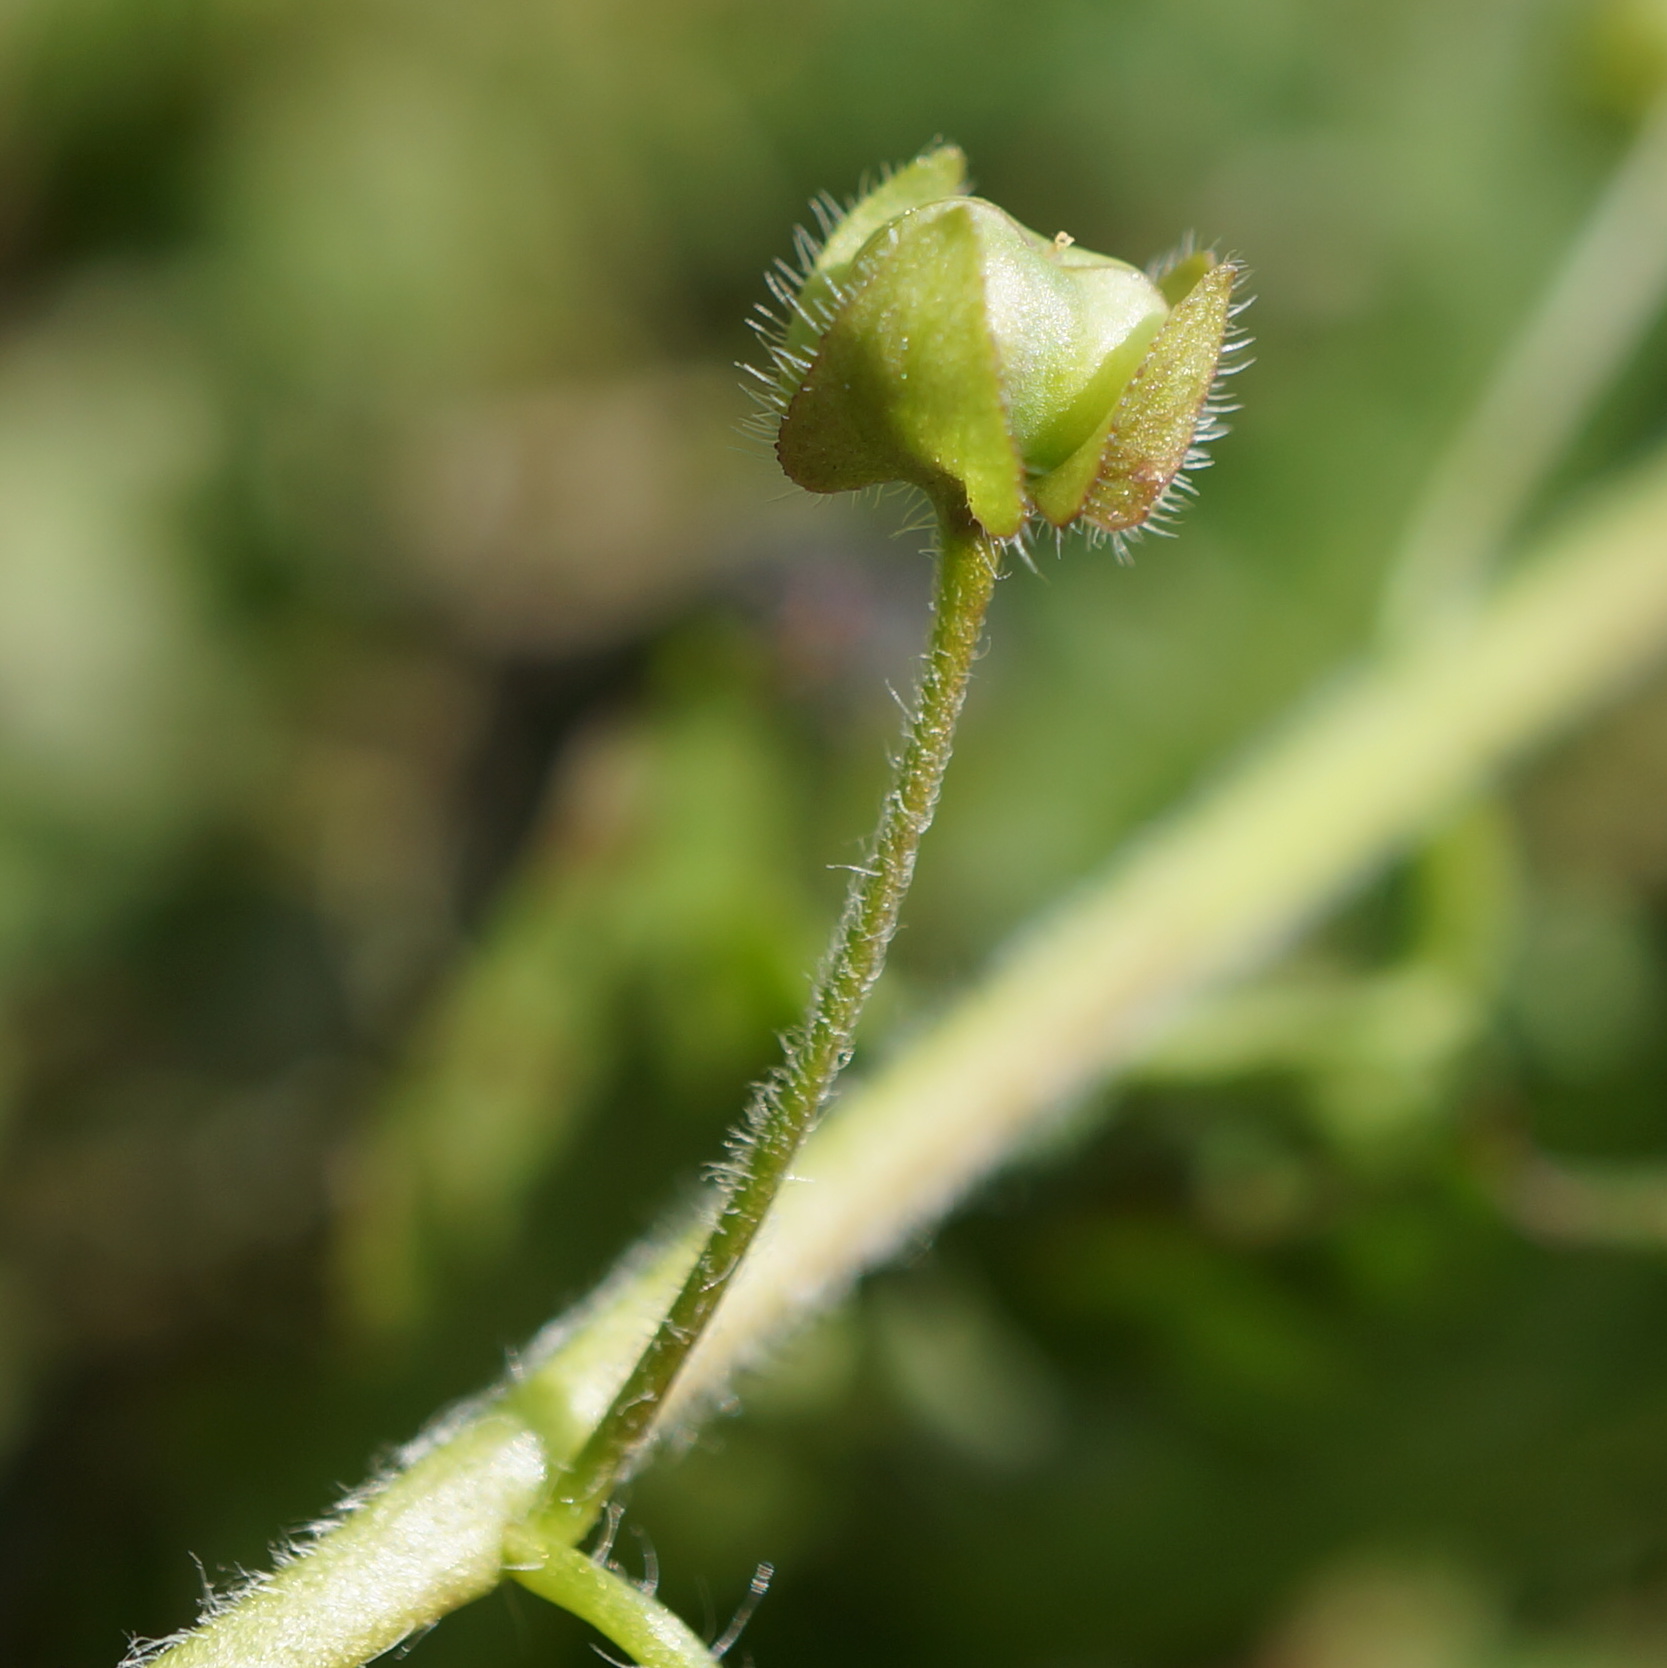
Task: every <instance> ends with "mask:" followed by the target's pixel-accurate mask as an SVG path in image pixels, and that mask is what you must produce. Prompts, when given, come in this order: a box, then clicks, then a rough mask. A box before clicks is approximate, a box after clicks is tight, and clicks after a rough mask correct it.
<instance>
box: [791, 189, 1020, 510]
mask: <svg viewBox="0 0 1667 1668" xmlns="http://www.w3.org/2000/svg"><path fill="white" fill-rule="evenodd" d="M899 177H901V176H899ZM978 207H987V205H978ZM979 218H980V217H979V215H978V213H977V212H976V208H975V205H974V204H973V203H972V202H970V201H968V200H965V199H959V198H950V199H948V200H947V201H942V202H934V203H930V204H928V205H927V206H925V207H923V208H918V209H914V210H912V211H909V212H907V213H905V214H903V215H900V216H898V217H896V218H894V219H892V220H891V221H890V222H889V223H888V224H886V225H884V226H883V227H882V229H881V230H880V231H879V232H878V233H877V234H875V235H874V236H872V237H871V238H870V239H869V241H868V243H867V244H866V245H865V247H864V248H863V251H862V253H861V255H860V256H859V257H858V259H857V260H856V262H855V263H854V264H853V265H852V267H851V268H850V282H849V286H848V288H847V290H846V295H845V299H844V300H843V302H842V303H841V304H840V306H839V309H838V311H837V312H836V313H835V314H834V318H833V322H832V323H831V324H830V325H829V326H828V329H827V331H826V332H825V334H824V335H823V337H822V339H821V341H820V343H819V344H818V347H817V354H816V359H815V361H814V362H813V363H812V365H811V367H810V370H809V371H808V372H807V374H806V376H805V379H804V381H803V383H802V384H801V385H800V387H799V390H798V392H797V393H796V394H795V395H794V397H793V400H792V402H791V404H790V405H789V406H788V408H787V414H786V417H785V418H784V420H783V422H782V425H781V433H780V436H779V438H778V439H777V442H776V451H777V455H778V456H779V457H780V459H781V464H782V467H783V468H784V469H785V470H786V471H787V473H788V475H789V476H791V477H792V479H793V480H795V481H797V482H798V483H799V485H801V486H803V487H806V488H808V489H809V490H810V491H812V492H847V491H851V490H853V489H855V488H859V487H865V486H873V485H877V484H879V483H882V482H886V481H909V482H912V483H914V484H915V485H916V486H920V487H923V488H925V489H926V490H927V491H928V492H929V493H933V494H942V493H943V492H945V491H946V490H954V489H955V488H958V489H959V491H960V492H962V493H964V494H965V497H966V502H967V506H968V508H969V509H970V510H971V511H972V514H973V516H974V518H975V519H976V520H977V521H978V522H979V523H980V524H981V525H982V526H983V527H984V528H985V529H986V530H987V531H988V532H990V533H991V534H993V535H994V536H995V537H996V538H1010V537H1012V535H1013V534H1015V533H1017V532H1018V530H1019V528H1020V527H1021V526H1022V525H1023V523H1024V519H1025V514H1026V509H1027V506H1026V503H1025V496H1024V490H1023V487H1024V471H1023V467H1022V465H1021V463H1020V461H1019V454H1018V452H1017V450H1016V448H1015V446H1014V443H1013V440H1012V438H1011V436H1010V435H1009V433H1008V426H1007V412H1006V406H1005V403H1004V401H1003V398H1002V390H1001V380H1000V370H999V366H998V363H997V356H996V345H995V342H994V340H993V338H992V336H991V333H990V327H989V318H988V311H987V307H986V299H985V289H984V275H983V258H984V252H983V238H982V237H981V235H980V225H979Z"/></svg>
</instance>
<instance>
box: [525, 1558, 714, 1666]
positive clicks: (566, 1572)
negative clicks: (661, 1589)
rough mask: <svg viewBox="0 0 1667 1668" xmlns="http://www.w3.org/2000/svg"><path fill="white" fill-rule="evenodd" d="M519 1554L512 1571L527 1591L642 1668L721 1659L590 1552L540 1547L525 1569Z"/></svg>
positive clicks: (708, 1663) (711, 1663)
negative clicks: (585, 1626)
mask: <svg viewBox="0 0 1667 1668" xmlns="http://www.w3.org/2000/svg"><path fill="white" fill-rule="evenodd" d="M518 1550H519V1549H517V1548H514V1547H512V1548H511V1557H512V1562H511V1564H510V1569H511V1571H512V1573H513V1574H514V1576H515V1579H516V1580H517V1581H519V1582H520V1583H521V1585H522V1586H524V1587H527V1588H529V1589H530V1590H531V1591H533V1592H535V1593H537V1594H538V1596H539V1597H540V1598H546V1599H548V1600H549V1601H550V1602H551V1603H552V1604H559V1605H560V1606H561V1607H562V1609H563V1610H570V1611H572V1612H573V1614H574V1615H575V1616H577V1617H578V1618H579V1619H580V1620H581V1621H585V1622H589V1623H590V1625H591V1626H592V1627H593V1628H595V1629H596V1631H597V1632H598V1633H602V1634H605V1635H606V1636H607V1637H608V1638H609V1639H611V1640H612V1641H613V1642H614V1643H615V1644H616V1645H618V1646H620V1648H621V1649H623V1650H627V1651H629V1652H630V1653H631V1655H632V1657H633V1658H634V1659H635V1660H636V1661H637V1662H638V1663H639V1664H640V1665H641V1668H716V1665H717V1660H718V1659H717V1658H716V1657H715V1656H713V1655H712V1653H711V1652H710V1651H709V1650H707V1648H706V1646H705V1645H704V1644H703V1643H702V1641H701V1639H700V1636H699V1635H698V1634H696V1633H695V1632H694V1630H693V1629H692V1628H690V1627H689V1626H688V1624H687V1623H685V1622H684V1621H683V1620H682V1619H681V1618H680V1617H679V1616H677V1615H675V1614H674V1613H673V1612H672V1611H670V1610H668V1609H667V1608H666V1607H665V1606H664V1605H663V1604H661V1603H660V1601H659V1600H658V1599H656V1598H655V1597H653V1595H652V1594H650V1593H646V1592H644V1591H643V1590H642V1589H641V1588H640V1587H637V1586H635V1585H633V1584H632V1583H631V1582H629V1581H627V1580H626V1579H625V1578H624V1577H623V1576H620V1575H617V1574H615V1573H614V1571H613V1570H611V1569H608V1568H607V1567H606V1566H604V1565H602V1564H599V1563H597V1562H595V1561H594V1560H593V1559H592V1558H590V1557H589V1556H587V1555H586V1554H585V1553H583V1552H578V1551H576V1550H575V1549H574V1548H572V1547H566V1546H560V1547H554V1548H549V1549H545V1548H543V1547H539V1548H538V1549H537V1550H529V1551H528V1553H527V1554H526V1555H527V1556H529V1557H531V1558H534V1559H536V1560H537V1561H536V1562H534V1563H532V1564H530V1565H526V1566H523V1565H521V1564H519V1563H518V1562H515V1561H513V1560H514V1558H515V1557H516V1554H517V1552H518Z"/></svg>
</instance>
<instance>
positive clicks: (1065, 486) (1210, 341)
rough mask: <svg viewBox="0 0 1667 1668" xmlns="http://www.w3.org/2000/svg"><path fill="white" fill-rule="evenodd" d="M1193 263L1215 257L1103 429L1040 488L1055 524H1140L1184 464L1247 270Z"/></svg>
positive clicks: (1118, 527) (1122, 528)
mask: <svg viewBox="0 0 1667 1668" xmlns="http://www.w3.org/2000/svg"><path fill="white" fill-rule="evenodd" d="M1191 260H1192V261H1200V262H1204V263H1207V265H1206V268H1205V270H1204V271H1203V274H1202V276H1201V277H1199V278H1198V280H1197V282H1196V283H1194V284H1193V285H1192V287H1191V289H1190V290H1189V291H1188V293H1187V294H1186V295H1185V296H1183V297H1182V299H1181V300H1180V301H1178V302H1177V303H1176V304H1175V306H1174V309H1173V310H1172V311H1171V313H1170V315H1169V318H1168V319H1167V321H1166V322H1165V323H1164V326H1163V328H1162V329H1161V330H1160V331H1159V332H1158V334H1157V337H1156V339H1155V340H1154V341H1153V343H1152V345H1151V348H1150V349H1149V350H1148V352H1147V354H1146V357H1145V358H1144V359H1143V360H1142V361H1141V363H1140V366H1139V368H1138V369H1137V370H1136V371H1135V373H1134V375H1133V376H1132V377H1131V378H1130V380H1129V384H1128V386H1127V387H1126V388H1125V389H1124V391H1123V395H1122V397H1121V398H1120V399H1119V400H1118V402H1117V404H1116V406H1115V407H1114V408H1113V409H1112V411H1111V412H1110V414H1109V415H1108V417H1107V418H1106V420H1105V422H1104V423H1103V424H1102V425H1101V428H1100V430H1099V432H1098V433H1096V434H1094V435H1091V436H1090V437H1089V439H1088V440H1086V441H1084V442H1083V444H1082V445H1081V446H1080V447H1079V448H1078V449H1077V450H1076V452H1074V453H1073V454H1072V455H1071V456H1070V457H1069V458H1067V459H1066V460H1065V462H1064V463H1062V464H1060V466H1059V467H1058V468H1057V469H1055V470H1053V471H1052V472H1051V473H1049V474H1048V475H1045V476H1044V477H1043V478H1042V479H1041V480H1039V481H1037V482H1036V483H1034V485H1033V486H1032V489H1031V493H1032V497H1033V498H1034V500H1035V503H1036V508H1037V509H1038V510H1039V511H1040V512H1041V513H1042V514H1043V515H1044V516H1046V517H1047V519H1048V520H1049V521H1050V522H1052V523H1053V525H1054V526H1056V527H1064V526H1066V525H1068V524H1069V523H1070V522H1072V521H1074V520H1076V519H1077V517H1078V516H1081V517H1083V518H1084V519H1085V520H1087V521H1089V522H1091V523H1093V525H1094V526H1096V527H1098V528H1100V530H1101V531H1102V532H1107V533H1120V532H1127V531H1128V530H1130V529H1131V528H1135V527H1138V526H1140V525H1141V523H1142V522H1144V521H1145V520H1146V519H1147V518H1148V517H1149V516H1150V515H1151V513H1152V511H1153V509H1154V508H1155V507H1156V506H1157V503H1158V500H1159V499H1161V498H1162V497H1163V495H1164V493H1165V492H1167V491H1168V490H1169V487H1170V486H1171V484H1172V483H1173V482H1174V480H1175V477H1176V476H1177V475H1178V474H1180V472H1181V470H1182V468H1183V467H1184V466H1185V464H1186V461H1187V455H1188V453H1189V452H1190V451H1191V450H1192V446H1193V442H1194V439H1195V437H1196V436H1197V433H1198V426H1199V421H1200V418H1201V417H1202V416H1203V412H1204V405H1205V402H1206V401H1207V400H1208V399H1209V397H1210V389H1211V388H1212V386H1213V385H1214V383H1215V379H1216V370H1217V367H1218V366H1219V364H1220V360H1221V350H1222V344H1223V342H1224V340H1225V338H1226V335H1227V325H1228V319H1229V314H1230V309H1231V304H1232V295H1233V284H1234V281H1235V279H1236V278H1237V276H1238V272H1237V268H1235V267H1234V266H1232V265H1231V264H1227V263H1222V264H1218V263H1216V262H1215V261H1214V260H1213V258H1212V257H1209V256H1193V257H1191ZM1181 270H1182V269H1181V268H1177V269H1176V271H1177V272H1180V271H1181ZM1172 276H1173V275H1172Z"/></svg>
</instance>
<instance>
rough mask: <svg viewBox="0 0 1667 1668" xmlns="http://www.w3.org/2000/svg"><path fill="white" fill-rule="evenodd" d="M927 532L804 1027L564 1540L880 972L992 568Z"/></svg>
mask: <svg viewBox="0 0 1667 1668" xmlns="http://www.w3.org/2000/svg"><path fill="white" fill-rule="evenodd" d="M938 525H939V552H938V566H937V584H936V592H935V595H934V598H933V618H932V632H931V640H930V643H929V645H928V648H927V651H926V658H925V665H924V667H923V670H922V672H921V678H920V687H919V690H918V691H917V694H916V699H915V705H914V710H913V715H912V717H911V718H910V721H909V725H908V731H907V735H906V738H905V742H904V748H903V754H902V757H901V758H900V759H899V761H898V764H897V767H896V773H895V777H894V780H893V782H892V785H891V788H890V791H889V792H888V793H887V795H886V798H885V803H884V806H883V808H882V810H881V813H880V823H879V829H878V832H877V833H876V836H875V839H874V844H873V848H872V850H871V851H870V853H869V854H868V857H867V860H866V861H865V862H864V863H863V865H862V866H861V867H860V868H858V869H857V870H855V871H854V873H853V875H852V879H851V886H850V889H849V892H848V894H847V896H846V901H845V908H844V911H843V913H842V915H841V917H840V921H839V926H838V928H837V929H836V931H835V934H834V942H833V947H832V949H831V951H830V953H829V956H828V960H827V963H826V965H825V967H824V970H823V972H822V975H821V977H820V979H819V980H818V981H817V984H816V989H815V992H814V994H813V996H812V998H811V1003H810V1012H809V1017H808V1018H807V1020H806V1023H805V1025H804V1028H803V1029H802V1031H801V1032H800V1033H799V1034H798V1036H797V1037H795V1038H794V1039H793V1040H792V1042H791V1044H790V1046H789V1048H788V1051H787V1057H786V1059H785V1060H784V1062H783V1064H782V1066H781V1068H780V1069H779V1070H778V1071H777V1072H776V1073H775V1074H774V1075H773V1076H772V1077H771V1078H769V1079H768V1080H767V1081H766V1082H765V1083H764V1084H763V1085H762V1086H761V1087H760V1089H759V1091H758V1094H757V1097H756V1099H755V1100H754V1102H753V1105H752V1107H751V1109H750V1110H749V1112H748V1114H747V1117H746V1120H745V1121H744V1123H743V1124H742V1126H741V1127H740V1129H739V1130H738V1131H736V1133H735V1134H734V1135H733V1136H732V1137H731V1139H730V1143H729V1153H728V1158H727V1160H726V1162H725V1164H724V1166H723V1168H722V1171H721V1172H720V1175H721V1178H722V1180H723V1183H724V1191H723V1196H722V1203H721V1205H720V1207H719V1210H718V1214H717V1219H716V1221H715V1223H714V1225H713V1228H712V1232H711V1235H710V1237H709V1238H708V1240H707V1242H706V1245H705V1247H704V1249H703V1250H702V1252H701V1254H700V1257H699V1259H698V1260H697V1262H696V1263H695V1266H694V1267H693V1268H692V1269H691V1270H690V1272H689V1275H688V1278H687V1279H686V1280H685V1281H684V1283H683V1286H682V1289H681V1290H680V1291H679V1292H678V1294H677V1296H676V1298H675V1299H674V1300H673V1302H672V1305H671V1307H670V1309H669V1310H668V1311H667V1313H666V1316H665V1318H664V1320H663V1321H662V1322H661V1323H660V1326H659V1328H658V1330H657V1331H656V1332H655V1334H654V1337H653V1339H652V1341H651V1342H650V1343H649V1345H648V1347H647V1349H645V1350H644V1351H643V1353H642V1355H641V1357H640V1358H639V1359H638V1361H637V1364H636V1366H635V1367H634V1368H633V1370H632V1372H631V1375H630V1377H629V1378H628V1379H627V1380H626V1382H625V1384H624V1386H623V1387H622V1388H621V1390H620V1391H619V1394H618V1395H617V1396H616V1397H615V1398H614V1401H613V1404H612V1406H611V1407H610V1408H609V1409H608V1411H607V1413H606V1414H604V1415H603V1418H602V1421H601V1423H600V1424H599V1425H598V1426H597V1427H596V1429H595V1431H594V1432H593V1433H592V1435H591V1436H590V1438H589V1440H588V1441H587V1442H586V1443H585V1445H584V1447H583V1448H582V1449H581V1450H580V1451H579V1453H578V1455H577V1456H576V1457H575V1458H574V1460H573V1462H572V1464H571V1465H570V1466H569V1467H568V1469H567V1472H566V1474H565V1476H564V1477H563V1479H562V1482H561V1485H560V1490H559V1496H560V1498H559V1501H558V1505H557V1508H556V1516H557V1520H558V1521H561V1522H564V1524H565V1527H566V1528H567V1529H568V1532H569V1533H574V1532H576V1533H579V1534H582V1533H583V1532H584V1530H585V1529H587V1528H588V1527H589V1525H590V1524H591V1523H592V1522H594V1521H595V1518H596V1516H597V1513H598V1512H599V1511H600V1510H601V1507H602V1505H603V1503H604V1502H605V1501H606V1499H607V1497H608V1495H609V1494H610V1493H611V1492H612V1490H613V1488H614V1487H615V1485H616V1484H617V1483H618V1482H620V1481H621V1480H622V1479H623V1478H624V1477H625V1476H626V1475H628V1474H629V1472H630V1471H631V1470H632V1469H633V1467H634V1466H635V1464H636V1463H637V1461H638V1459H639V1457H640V1456H641V1454H642V1453H643V1451H644V1450H645V1448H646V1447H647V1445H648V1444H649V1442H650V1441H651V1440H652V1436H653V1429H654V1423H655V1419H656V1416H657V1415H658V1413H659V1411H660V1408H661V1407H662V1405H663V1404H664V1402H665V1399H666V1397H667V1395H668V1394H669V1392H670V1390H671V1387H672V1384H673V1382H674V1381H675V1379H676V1377H677V1375H678V1372H679V1371H680V1369H681V1368H682V1365H683V1363H684V1361H685V1360H686V1359H687V1357H688V1354H689V1351H690V1349H691V1348H692V1347H693V1345H694V1343H695V1342H696V1340H697V1339H698V1338H699V1337H700V1335H701V1333H702V1332H703V1331H704V1330H705V1328H706V1325H707V1323H708V1321H709V1320H710V1319H711V1317H712V1315H713V1313H714V1311H715V1310H716V1308H717V1306H718V1303H719V1301H720V1300H721V1299H722V1297H723V1294H724V1292H725V1290H726V1289H727V1287H728V1285H729V1283H730V1280H731V1279H732V1277H733V1276H734V1274H735V1271H736V1269H737V1268H738V1267H739V1266H740V1263H741V1259H742V1258H743V1257H744V1256H745V1255H746V1253H747V1249H748V1247H749V1246H750V1245H751V1244H752V1243H753V1240H754V1239H755V1238H756V1236H757V1234H758V1231H759V1229H760V1228H761V1227H762V1226H763V1223H764V1219H765V1217H766V1215H767V1214H768V1212H769V1210H770V1207H771V1205H772V1203H773V1202H774V1201H775V1198H776V1196H777V1194H778V1193H779V1192H780V1191H781V1189H782V1187H783V1185H784V1184H785V1183H786V1182H787V1180H788V1179H789V1176H790V1174H791V1171H792V1165H793V1160H794V1158H795V1157H796V1156H797V1154H798V1152H799V1149H800V1148H801V1146H802V1145H803V1144H804V1141H805V1138H806V1137H807V1136H808V1135H809V1134H810V1132H811V1129H812V1128H813V1127H814V1125H815V1123H816V1119H817V1116H818V1114H819V1113H820V1112H821V1111H822V1109H823V1107H824V1106H826V1104H827V1102H828V1098H829V1096H830V1095H831V1094H832V1092H833V1088H834V1084H835V1081H836V1080H837V1079H838V1076H839V1074H840V1072H841V1070H843V1068H844V1066H845V1063H846V1062H847V1061H848V1060H849V1059H850V1057H851V1049H852V1044H853V1040H854V1038H855V1035H856V1029H857V1023H858V1021H859V1019H860V1018H861V1016H862V1010H863V1007H864V1005H865V1004H866V1002H867V1000H868V996H869V992H870V991H872V989H873V988H874V984H875V981H876V980H877V979H878V978H879V977H880V973H881V970H882V969H883V968H884V966H885V959H886V951H887V949H888V948H889V946H890V944H891V941H892V938H893V936H894V935H895V934H896V931H897V922H898V916H899V913H900V912H901V910H902V906H903V899H904V896H905V894H906V893H907V892H908V889H909V883H910V881H911V879H912V878H913V876H914V868H915V859H916V856H917V854H918V852H919V850H920V842H921V838H922V836H923V835H924V834H925V833H926V830H927V828H928V827H929V826H930V825H931V821H932V814H933V811H934V810H935V809H936V807H937V802H938V793H939V789H940V787H941V786H942V783H943V777H944V771H945V769H946V768H947V766H948V764H949V756H950V752H951V750H952V748H953V745H954V737H955V725H956V720H957V719H958V718H959V716H960V712H961V707H962V704H963V703H964V701H965V699H966V693H967V684H968V681H969V679H970V678H971V675H972V667H973V662H974V660H975V659H976V657H977V652H978V645H979V641H980V639H981V638H982V636H983V631H984V618H985V613H986V611H987V609H988V607H989V603H990V598H991V595H992V594H993V592H994V589H995V582H996V578H997V575H998V572H999V568H1000V549H999V546H998V545H997V543H996V542H995V541H994V540H992V539H991V537H990V536H989V534H988V533H986V532H985V530H984V529H983V528H982V527H981V526H980V525H979V524H978V523H977V522H976V521H975V520H973V518H972V515H971V513H970V512H969V511H968V510H967V508H966V507H965V505H964V504H957V503H955V502H954V501H953V500H952V499H946V501H945V502H943V503H941V504H940V505H939V507H938ZM552 1527H554V1525H552ZM563 1538H566V1537H565V1536H564V1537H563Z"/></svg>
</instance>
